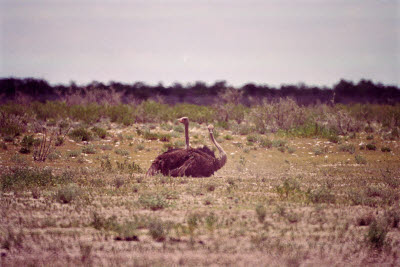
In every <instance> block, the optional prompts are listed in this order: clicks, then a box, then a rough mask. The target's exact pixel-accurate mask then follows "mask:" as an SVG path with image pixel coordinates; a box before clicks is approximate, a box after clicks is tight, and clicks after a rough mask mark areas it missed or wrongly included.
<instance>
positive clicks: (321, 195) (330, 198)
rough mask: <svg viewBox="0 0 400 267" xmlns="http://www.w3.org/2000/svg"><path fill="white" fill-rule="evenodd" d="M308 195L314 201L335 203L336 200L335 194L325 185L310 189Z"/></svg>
mask: <svg viewBox="0 0 400 267" xmlns="http://www.w3.org/2000/svg"><path fill="white" fill-rule="evenodd" d="M308 197H309V199H310V201H311V202H312V203H335V201H336V197H335V195H334V194H333V193H332V192H331V190H330V189H329V188H327V187H325V186H321V187H319V188H317V189H315V190H312V191H310V192H309V195H308Z"/></svg>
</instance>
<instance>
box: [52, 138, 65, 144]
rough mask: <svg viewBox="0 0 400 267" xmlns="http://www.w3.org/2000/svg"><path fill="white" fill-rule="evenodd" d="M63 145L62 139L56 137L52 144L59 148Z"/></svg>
mask: <svg viewBox="0 0 400 267" xmlns="http://www.w3.org/2000/svg"><path fill="white" fill-rule="evenodd" d="M63 144H64V137H62V136H57V138H56V141H55V142H54V145H55V146H61V145H63Z"/></svg>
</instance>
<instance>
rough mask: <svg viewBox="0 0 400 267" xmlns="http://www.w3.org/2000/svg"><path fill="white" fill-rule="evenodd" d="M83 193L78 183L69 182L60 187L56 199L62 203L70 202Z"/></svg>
mask: <svg viewBox="0 0 400 267" xmlns="http://www.w3.org/2000/svg"><path fill="white" fill-rule="evenodd" d="M81 194H82V192H81V189H80V188H79V187H78V186H77V185H75V184H69V185H66V186H63V187H61V188H60V189H58V191H57V193H56V195H55V199H56V200H57V201H58V202H60V203H62V204H68V203H71V202H72V201H73V200H75V199H76V198H78V197H79V196H80V195H81Z"/></svg>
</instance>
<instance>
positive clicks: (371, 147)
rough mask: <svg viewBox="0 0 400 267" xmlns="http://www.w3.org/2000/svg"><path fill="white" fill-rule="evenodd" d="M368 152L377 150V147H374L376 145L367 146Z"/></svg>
mask: <svg viewBox="0 0 400 267" xmlns="http://www.w3.org/2000/svg"><path fill="white" fill-rule="evenodd" d="M365 147H366V148H367V149H368V150H374V151H375V150H376V146H375V145H374V144H371V143H370V144H367V145H366V146H365Z"/></svg>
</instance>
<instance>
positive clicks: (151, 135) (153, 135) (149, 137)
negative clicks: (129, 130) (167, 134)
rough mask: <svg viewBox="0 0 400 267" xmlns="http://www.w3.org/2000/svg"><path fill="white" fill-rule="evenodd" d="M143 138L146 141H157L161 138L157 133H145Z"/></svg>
mask: <svg viewBox="0 0 400 267" xmlns="http://www.w3.org/2000/svg"><path fill="white" fill-rule="evenodd" d="M143 138H144V139H146V140H157V139H158V138H159V135H158V134H157V133H152V132H150V131H145V132H144V133H143Z"/></svg>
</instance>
